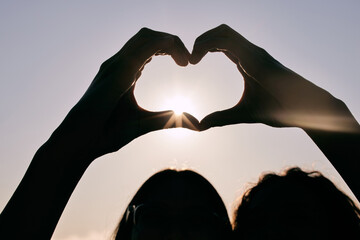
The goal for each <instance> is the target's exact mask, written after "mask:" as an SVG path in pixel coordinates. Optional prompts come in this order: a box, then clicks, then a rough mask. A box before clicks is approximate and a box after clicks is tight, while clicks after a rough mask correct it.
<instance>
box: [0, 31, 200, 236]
mask: <svg viewBox="0 0 360 240" xmlns="http://www.w3.org/2000/svg"><path fill="white" fill-rule="evenodd" d="M154 55H170V56H171V57H172V58H173V59H174V60H175V62H176V63H177V64H178V65H180V66H186V65H187V64H188V58H189V55H190V53H189V52H188V51H187V49H186V48H185V46H184V44H183V43H182V42H181V40H180V39H179V38H178V37H176V36H173V35H170V34H167V33H162V32H156V31H153V30H150V29H146V28H144V29H141V30H140V31H139V32H138V33H137V34H136V35H135V36H134V37H132V38H131V39H130V40H129V41H128V42H127V43H126V44H125V45H124V47H123V48H122V49H121V50H120V51H119V52H118V53H116V54H115V55H114V56H113V57H111V58H110V59H108V60H107V61H105V62H104V63H103V64H102V65H101V67H100V70H99V72H98V74H97V75H96V76H95V78H94V80H93V81H92V83H91V85H90V87H89V88H88V89H87V91H86V92H85V94H84V96H83V97H82V98H81V99H80V101H79V102H78V103H77V104H76V105H75V106H74V107H73V108H72V109H71V111H70V112H69V113H68V115H67V116H66V118H65V119H64V121H63V122H62V123H61V124H60V126H59V127H58V128H57V129H56V130H55V131H54V133H53V134H52V135H51V137H50V138H49V140H48V141H47V142H46V143H45V144H44V145H43V146H42V147H40V149H39V150H38V151H37V152H36V154H35V156H34V158H33V160H32V161H31V164H30V166H29V168H28V169H27V171H26V174H25V176H24V177H23V179H22V181H21V183H20V184H19V186H18V188H17V189H16V191H15V193H14V194H13V196H12V197H11V199H10V201H9V202H8V204H7V205H6V207H5V209H4V210H3V212H2V213H1V215H0V239H50V238H51V235H52V233H53V231H54V229H55V227H56V224H57V222H58V220H59V218H60V216H61V214H62V212H63V210H64V208H65V206H66V203H67V202H68V200H69V198H70V196H71V194H72V192H73V190H74V189H75V187H76V185H77V183H78V182H79V180H80V178H81V176H82V175H83V174H84V172H85V171H86V169H87V167H88V166H89V165H90V164H91V162H92V161H93V160H94V159H96V158H97V157H99V156H102V155H104V154H107V153H110V152H114V151H117V150H119V149H120V148H122V147H123V146H125V145H126V144H127V143H129V142H130V141H132V140H133V139H135V138H137V137H139V136H141V135H143V134H146V133H148V132H151V131H155V130H159V129H164V128H170V127H180V126H177V125H176V124H175V123H176V122H178V121H179V119H175V115H174V114H173V112H172V111H163V112H150V111H147V110H145V109H142V108H141V107H140V106H138V104H137V103H136V100H135V97H134V87H135V83H136V81H137V79H138V78H139V77H140V75H141V71H142V70H143V68H144V66H145V64H147V63H148V62H149V61H150V60H151V57H153V56H154ZM180 118H182V119H181V120H183V122H182V124H181V127H186V128H189V129H192V130H196V129H197V127H198V121H197V120H196V119H195V118H194V117H192V116H191V115H189V114H186V113H185V114H183V115H182V116H180Z"/></svg>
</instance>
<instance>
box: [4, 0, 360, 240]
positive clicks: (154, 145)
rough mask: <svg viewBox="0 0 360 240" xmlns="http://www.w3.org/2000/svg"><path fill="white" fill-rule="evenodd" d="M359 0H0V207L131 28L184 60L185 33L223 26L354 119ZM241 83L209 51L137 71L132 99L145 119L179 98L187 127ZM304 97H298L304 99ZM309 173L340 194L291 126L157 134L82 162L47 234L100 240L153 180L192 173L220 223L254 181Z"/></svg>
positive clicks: (192, 35) (358, 113)
mask: <svg viewBox="0 0 360 240" xmlns="http://www.w3.org/2000/svg"><path fill="white" fill-rule="evenodd" d="M359 12H360V2H359V1H356V0H354V1H350V0H347V1H330V0H329V1H325V0H323V1H321V0H317V1H312V0H304V1H296V2H295V1H279V0H275V1H266V0H263V1H250V0H249V1H241V0H236V1H211V2H210V1H181V2H180V1H176V2H175V1H84V0H79V1H72V2H71V3H70V2H65V1H61V2H60V1H57V2H55V1H31V2H30V1H1V3H0V53H1V54H0V75H1V78H0V81H1V87H0V132H1V135H0V210H2V209H3V208H4V207H5V205H6V203H7V201H8V200H9V199H10V197H11V195H12V193H13V192H14V191H15V189H16V187H17V185H18V184H19V182H20V181H21V178H22V176H23V175H24V173H25V171H26V169H27V167H28V165H29V163H30V161H31V159H32V157H33V155H34V153H35V152H36V150H37V149H38V148H39V147H40V146H41V145H42V144H43V143H44V142H45V141H46V140H47V139H48V138H49V136H50V135H51V133H52V132H53V131H54V129H55V128H56V127H57V126H58V125H59V124H60V123H61V121H62V120H63V119H64V117H65V116H66V114H67V112H68V111H69V110H70V109H71V107H72V106H74V104H76V102H77V101H78V100H79V99H80V97H81V96H82V94H83V93H84V92H85V91H86V89H87V87H88V86H89V84H90V83H91V81H92V79H93V78H94V76H95V74H96V73H97V71H98V69H99V67H100V65H101V63H102V62H104V61H105V60H106V59H107V58H109V57H111V56H112V55H113V54H114V53H116V52H117V51H118V50H119V49H120V48H121V47H122V46H123V45H124V44H125V43H126V41H127V40H128V39H130V38H131V37H132V36H133V35H134V34H135V33H136V32H137V31H138V30H140V28H142V27H148V28H151V29H154V30H158V31H163V32H169V33H171V34H175V35H178V36H179V37H180V38H181V39H182V40H183V42H184V43H185V45H186V47H187V48H188V49H189V51H191V50H192V46H193V43H194V41H195V39H196V37H197V36H199V35H201V34H202V33H203V32H205V31H207V30H209V29H211V28H214V27H216V26H218V25H220V24H222V23H226V24H228V25H229V26H230V27H232V28H233V29H234V30H236V31H238V32H239V33H240V34H242V35H243V36H244V37H246V38H247V39H248V40H249V41H251V42H253V43H254V44H256V45H258V46H260V47H262V48H264V49H266V50H267V51H268V52H269V53H270V54H271V55H272V56H273V57H274V58H276V59H277V60H278V61H280V62H281V63H283V64H284V65H285V66H287V67H288V68H290V69H292V70H294V71H295V72H297V73H299V74H300V75H302V76H303V77H305V78H306V79H308V80H310V81H312V82H313V83H315V84H316V85H318V86H320V87H322V88H324V89H326V90H327V91H329V92H330V93H331V94H332V95H334V96H335V97H337V98H340V99H341V100H343V101H344V102H345V103H346V105H347V106H348V107H349V109H350V110H351V112H352V113H353V115H354V116H355V118H356V119H357V120H359V119H360V106H359V103H360V95H359V90H360V81H359V75H360V68H359V63H360V60H359V59H360V45H359V42H360V28H359V24H360V15H359V14H358V13H359ZM242 91H243V79H242V77H241V75H240V73H239V72H238V71H237V69H236V66H235V65H234V64H233V63H232V62H231V61H230V60H228V59H227V58H226V57H225V56H224V55H223V54H221V53H211V54H208V55H207V56H206V57H205V58H204V59H203V60H202V61H201V62H200V63H199V64H197V65H195V66H189V67H186V68H180V67H178V66H177V65H176V64H175V63H174V62H173V61H172V59H171V58H170V57H168V56H161V57H160V56H159V57H156V58H154V59H153V61H152V62H151V63H149V64H148V65H147V66H146V68H145V70H144V72H143V75H142V76H141V78H140V79H139V81H138V83H137V86H136V89H135V96H136V99H137V101H138V103H139V105H140V106H142V107H144V108H146V109H149V110H167V109H166V108H171V105H172V103H171V99H173V98H174V97H182V98H185V99H186V101H187V102H188V108H187V109H185V110H187V111H189V112H190V113H192V114H193V115H194V116H195V117H197V118H198V119H201V118H202V117H204V116H205V115H207V114H209V113H211V112H213V111H217V110H221V109H226V108H229V107H231V106H233V105H234V104H236V103H237V102H238V100H239V99H240V97H241V94H242ZM304 94H306V93H304ZM291 166H300V167H303V168H304V169H306V170H320V171H321V172H323V173H324V174H325V175H326V176H327V177H329V178H330V179H331V180H333V181H334V182H335V183H336V184H337V185H338V186H339V187H340V188H342V189H343V190H344V191H346V192H347V193H349V194H350V191H349V189H348V188H347V187H346V184H345V183H344V182H343V181H342V179H341V178H340V176H339V175H338V174H337V172H336V171H335V170H334V168H333V167H332V166H331V165H330V164H329V162H328V161H327V159H326V158H325V157H324V155H323V154H322V153H321V151H320V150H319V149H318V148H317V147H316V145H315V144H314V143H313V142H311V140H310V138H309V137H308V136H306V135H305V133H304V132H303V131H301V130H299V129H289V128H288V129H285V128H284V129H277V128H271V127H268V126H265V125H261V124H253V125H249V124H242V125H233V126H226V127H222V128H215V129H210V130H208V131H206V132H201V133H197V132H191V131H189V130H184V129H174V130H162V131H158V132H153V133H150V134H147V135H145V136H142V137H140V138H138V139H135V140H134V141H132V142H131V143H129V144H128V145H126V146H125V147H124V148H122V149H120V150H119V151H118V152H116V153H112V154H108V155H105V156H103V157H101V158H99V159H97V160H96V161H94V163H92V165H91V166H90V167H89V168H88V170H87V171H86V173H85V174H84V176H83V177H82V179H81V181H80V183H79V184H78V186H77V187H76V189H75V191H74V193H73V195H72V197H71V199H70V201H69V203H68V205H67V207H66V209H65V211H64V213H63V215H62V217H61V219H60V221H59V224H58V226H57V228H56V230H55V233H54V235H53V239H56V240H92V239H109V236H110V235H111V232H112V231H113V229H114V228H115V226H116V224H117V222H118V220H119V219H120V216H121V215H122V213H123V212H124V210H125V208H126V206H127V204H128V202H129V201H130V200H131V198H132V196H133V195H134V193H135V192H136V190H137V189H138V188H139V187H140V185H141V184H142V183H143V182H144V181H145V180H146V179H147V178H148V177H150V176H151V175H152V174H154V173H155V172H157V171H159V170H161V169H164V168H168V167H173V168H179V169H183V168H189V169H193V170H195V171H197V172H199V173H200V174H202V175H203V176H204V177H205V178H207V179H208V180H209V181H210V182H211V183H212V184H213V185H214V186H215V188H216V189H217V190H218V192H219V194H220V195H221V196H222V198H223V200H224V202H225V204H226V206H227V208H228V211H229V214H230V215H231V213H232V210H233V207H234V206H235V205H236V204H235V202H236V199H237V198H238V197H239V196H241V194H242V192H243V191H244V190H245V189H246V187H248V186H249V185H250V183H254V182H256V181H257V179H258V177H259V176H260V175H261V173H263V172H267V171H276V172H279V171H281V170H283V169H285V168H286V167H291Z"/></svg>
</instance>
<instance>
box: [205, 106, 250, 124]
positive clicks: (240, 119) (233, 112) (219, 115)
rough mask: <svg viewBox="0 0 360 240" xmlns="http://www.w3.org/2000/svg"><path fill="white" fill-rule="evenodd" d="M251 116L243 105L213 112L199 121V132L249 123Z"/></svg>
mask: <svg viewBox="0 0 360 240" xmlns="http://www.w3.org/2000/svg"><path fill="white" fill-rule="evenodd" d="M251 122H253V121H251V116H250V115H249V114H248V112H247V111H246V108H245V107H244V105H243V104H240V105H236V106H235V107H232V108H229V109H226V110H222V111H217V112H213V113H211V114H209V115H207V116H206V117H204V118H203V119H202V120H201V121H200V127H199V130H200V131H204V130H207V129H209V128H212V127H222V126H226V125H232V124H237V123H251Z"/></svg>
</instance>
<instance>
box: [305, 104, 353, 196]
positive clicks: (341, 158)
mask: <svg viewBox="0 0 360 240" xmlns="http://www.w3.org/2000/svg"><path fill="white" fill-rule="evenodd" d="M341 117H342V118H345V119H346V122H347V124H346V126H344V127H338V128H335V129H332V130H326V129H321V130H319V129H309V128H308V129H306V128H304V131H305V132H306V133H307V134H308V135H309V136H310V138H311V139H312V140H313V141H314V142H315V144H316V145H317V146H318V147H319V148H320V150H321V151H322V152H323V153H324V155H325V156H326V157H327V159H328V160H329V161H330V162H331V164H332V165H333V166H334V167H335V169H336V170H337V171H338V172H339V173H340V175H341V176H342V178H343V179H344V180H345V182H346V183H347V184H348V186H349V187H350V189H351V190H352V192H353V193H354V195H355V196H356V198H357V199H358V200H360V125H359V124H358V122H357V121H356V119H355V118H354V117H353V116H352V114H351V113H350V111H349V110H348V109H347V107H346V105H345V104H344V109H343V113H342V115H341ZM341 129H342V130H343V131H341Z"/></svg>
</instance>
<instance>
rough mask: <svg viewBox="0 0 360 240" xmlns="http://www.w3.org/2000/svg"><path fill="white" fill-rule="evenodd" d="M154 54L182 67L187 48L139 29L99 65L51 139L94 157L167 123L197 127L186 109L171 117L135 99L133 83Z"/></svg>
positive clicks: (162, 35)
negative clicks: (80, 96) (141, 105)
mask: <svg viewBox="0 0 360 240" xmlns="http://www.w3.org/2000/svg"><path fill="white" fill-rule="evenodd" d="M154 55H171V57H172V58H173V59H174V60H175V62H176V63H177V64H178V65H180V66H186V65H187V64H188V58H189V56H190V53H189V52H188V50H187V49H186V47H185V46H184V44H183V43H182V42H181V40H180V39H179V38H178V37H177V36H173V35H170V34H167V33H163V32H156V31H153V30H150V29H147V28H143V29H141V30H140V31H139V32H138V33H137V34H136V35H135V36H134V37H132V38H131V39H130V40H129V41H128V42H127V43H126V44H125V45H124V47H123V48H122V49H121V50H120V51H119V52H118V53H116V54H115V55H114V56H113V57H111V58H110V59H108V60H107V61H105V62H104V63H103V64H102V66H101V67H100V70H99V73H98V74H97V75H96V77H95V79H94V80H93V82H92V83H91V85H90V87H89V89H88V90H87V91H86V93H85V95H84V96H83V97H82V98H81V100H80V101H79V102H78V103H77V104H76V106H75V107H74V108H73V109H72V110H71V111H70V113H69V114H68V116H67V117H66V119H65V120H64V122H63V123H62V124H61V126H60V127H59V129H58V130H57V131H56V132H55V134H54V135H53V138H55V139H57V138H59V139H61V140H60V141H61V142H62V146H64V145H65V146H66V148H67V149H66V150H67V151H75V152H79V153H82V154H89V156H90V159H94V158H96V157H98V156H101V155H103V154H106V153H109V152H114V151H117V150H119V148H121V147H122V146H124V145H125V144H127V143H128V142H130V141H132V140H133V139H135V138H136V137H138V136H141V135H143V134H146V133H148V132H151V131H155V130H159V129H163V128H170V127H185V128H189V129H192V130H196V129H197V126H198V121H197V120H196V119H195V118H194V117H192V116H191V115H189V114H187V113H185V114H184V115H182V116H177V117H175V115H174V114H173V111H163V112H150V111H147V110H145V109H143V108H141V107H140V106H139V105H138V104H137V102H136V100H135V97H134V87H135V82H136V80H137V79H138V78H139V77H140V75H141V71H142V70H143V69H144V66H145V65H146V64H147V63H148V62H150V60H151V57H153V56H154ZM175 118H182V119H180V121H179V119H175ZM179 122H180V124H179Z"/></svg>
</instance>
